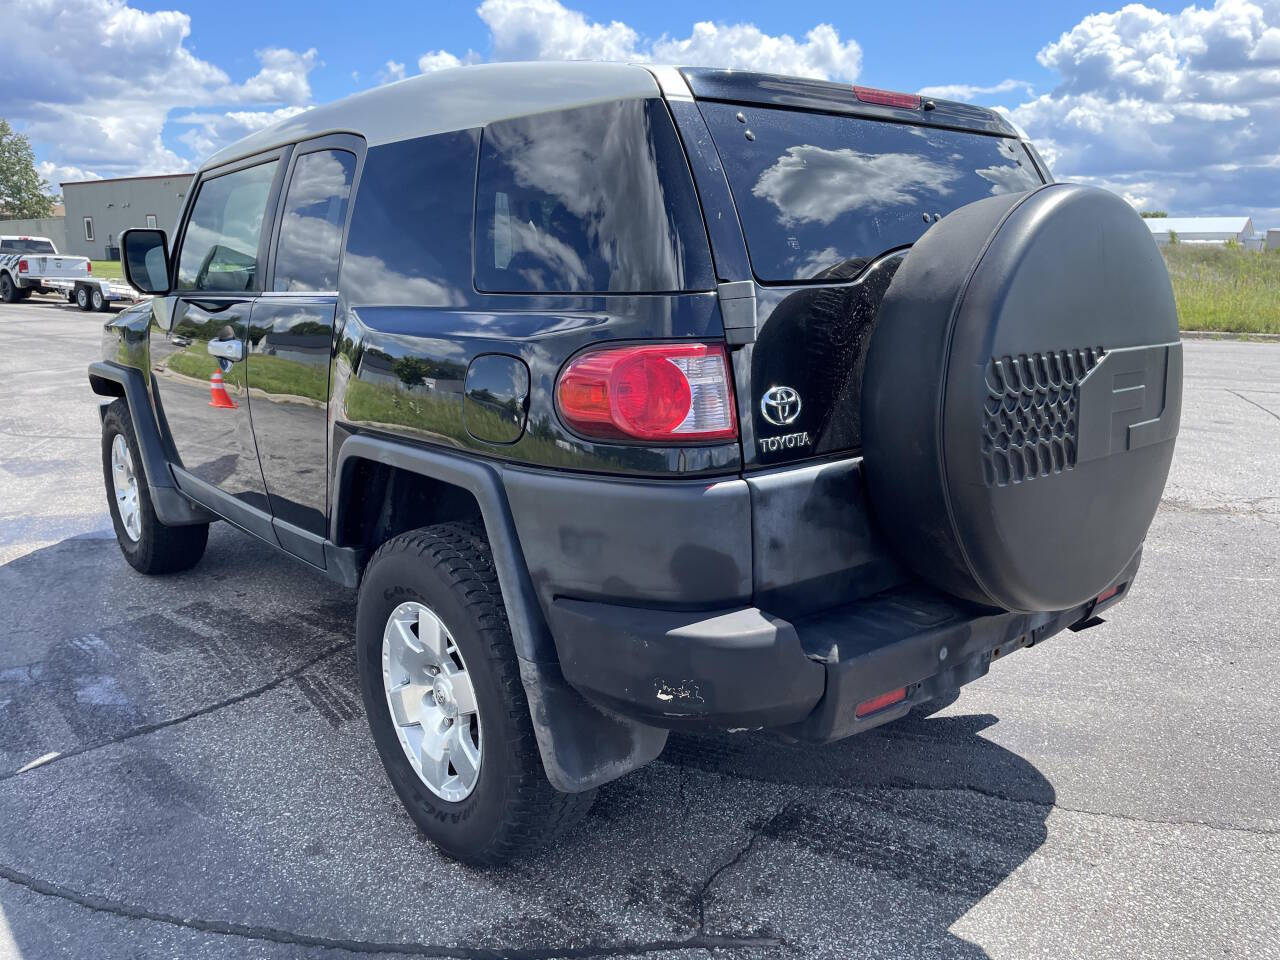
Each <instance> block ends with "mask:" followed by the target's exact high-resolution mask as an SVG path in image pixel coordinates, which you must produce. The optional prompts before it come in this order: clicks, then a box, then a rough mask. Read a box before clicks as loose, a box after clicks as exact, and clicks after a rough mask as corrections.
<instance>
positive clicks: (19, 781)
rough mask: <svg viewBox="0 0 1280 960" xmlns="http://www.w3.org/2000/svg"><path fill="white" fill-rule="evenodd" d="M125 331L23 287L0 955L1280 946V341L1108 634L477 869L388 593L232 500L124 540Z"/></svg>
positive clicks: (9, 503)
mask: <svg viewBox="0 0 1280 960" xmlns="http://www.w3.org/2000/svg"><path fill="white" fill-rule="evenodd" d="M101 322H102V317H101V316H100V315H94V314H85V313H80V312H77V311H75V310H74V309H72V308H69V307H67V306H66V305H61V304H58V303H55V302H54V301H53V300H52V299H49V300H48V301H47V302H43V301H39V299H38V298H37V300H33V301H32V302H30V303H27V304H22V305H0V443H2V444H3V446H2V447H0V623H3V624H4V625H5V630H4V634H3V637H2V638H0V958H5V960H8V958H16V957H24V958H44V957H94V958H105V957H182V958H206V957H210V958H212V957H245V956H252V957H264V958H283V957H326V958H327V957H334V958H339V957H343V958H348V957H351V956H353V955H356V956H363V955H368V956H375V955H384V954H385V955H393V954H399V955H409V956H419V957H463V958H485V957H517V958H527V960H533V958H551V957H629V956H645V957H660V958H672V960H674V958H695V957H707V956H710V955H715V956H717V957H747V958H766V957H830V958H841V960H843V958H849V957H859V958H875V957H887V958H888V957H892V958H898V957H962V958H983V957H993V958H1017V960H1027V958H1034V957H1116V958H1126V960H1128V958H1135V957H1178V958H1184V957H1203V958H1210V957H1212V958H1222V957H1250V958H1262V957H1280V909H1278V905H1280V790H1278V785H1280V710H1277V699H1276V681H1277V678H1278V677H1280V626H1278V624H1280V344H1251V343H1236V342H1204V341H1189V342H1188V343H1187V345H1186V378H1187V379H1186V397H1185V406H1184V412H1183V422H1182V433H1181V437H1180V440H1179V448H1178V453H1177V456H1176V459H1175V463H1174V468H1173V476H1172V478H1171V481H1170V483H1169V486H1168V489H1167V490H1166V494H1165V502H1164V504H1163V506H1162V508H1161V510H1160V513H1159V514H1158V516H1157V518H1156V521H1155V525H1154V527H1153V528H1152V531H1151V535H1150V538H1149V540H1148V544H1147V550H1146V554H1145V562H1144V566H1143V569H1142V572H1141V575H1140V577H1139V579H1138V581H1137V584H1136V587H1135V589H1134V591H1133V594H1132V597H1131V598H1130V599H1129V600H1128V602H1126V603H1124V604H1122V605H1121V606H1120V607H1118V608H1117V609H1116V610H1115V612H1114V615H1113V617H1112V618H1111V619H1110V621H1109V622H1108V623H1107V624H1106V625H1104V626H1101V627H1098V628H1096V629H1093V630H1090V631H1087V632H1084V633H1081V634H1079V635H1074V634H1067V635H1064V636H1062V637H1060V638H1056V639H1054V640H1052V641H1050V642H1049V643H1046V644H1044V645H1043V646H1040V647H1035V648H1033V649H1031V650H1028V651H1023V652H1020V653H1018V654H1017V655H1016V656H1012V657H1010V658H1009V659H1008V660H1005V661H1001V662H1000V663H998V664H997V665H996V666H995V667H994V668H993V671H992V673H991V675H990V676H988V677H987V678H985V679H983V680H981V681H979V682H977V683H976V684H974V685H972V686H970V687H969V688H966V690H965V693H964V695H963V696H962V697H961V699H960V700H959V702H958V703H956V704H955V705H954V706H952V707H950V708H948V709H947V710H946V711H945V712H944V713H943V714H942V715H940V716H937V717H934V718H930V719H927V720H926V719H914V718H913V719H908V720H906V721H903V722H901V723H899V724H896V725H893V726H891V727H888V728H882V729H880V730H878V731H875V732H873V733H871V734H868V735H866V736H864V737H861V738H857V739H854V740H850V741H846V742H843V743H839V744H835V745H832V746H829V747H825V748H818V747H809V746H795V745H788V744H783V743H777V742H773V741H770V740H766V739H762V738H760V737H758V736H736V737H730V736H725V737H722V738H706V739H703V738H692V737H673V738H672V740H671V743H670V746H669V747H668V749H667V751H666V753H665V754H664V755H663V757H662V758H661V760H660V761H658V762H657V763H654V764H652V765H651V766H649V767H647V768H646V769H644V770H642V771H640V772H638V773H635V774H632V775H631V776H629V777H626V778H624V779H623V780H621V781H618V782H615V783H612V784H610V785H608V786H606V787H604V788H602V789H601V791H600V795H599V799H598V802H597V804H596V806H595V808H594V810H593V812H592V814H591V816H590V817H589V818H588V820H587V821H586V823H585V825H584V826H583V827H582V828H581V829H579V830H578V831H577V832H576V833H575V834H573V835H572V836H570V837H569V838H568V840H567V841H566V842H564V843H563V844H562V845H561V846H559V847H558V848H556V849H552V850H548V851H546V852H545V853H542V854H541V855H539V856H537V857H535V858H532V859H529V860H526V861H523V862H521V863H518V864H516V865H514V866H512V867H509V868H506V869H502V870H492V871H479V870H474V869H470V868H465V867H462V866H459V865H458V864H456V863H452V862H450V861H447V860H444V859H442V858H441V857H440V856H438V855H437V853H436V852H435V850H434V849H433V848H432V847H431V845H430V844H428V843H426V842H424V841H423V840H422V839H421V838H420V837H419V836H418V835H417V833H416V832H415V830H414V829H413V827H412V825H411V823H410V821H409V819H408V817H407V815H406V814H405V813H404V812H403V811H402V810H401V808H400V807H399V805H398V803H397V801H396V798H395V796H394V794H393V793H392V790H391V788H390V786H389V785H388V784H387V782H386V780H385V778H384V776H383V772H382V769H381V767H380V765H379V763H378V759H377V756H376V754H375V752H374V749H373V745H372V743H371V742H370V739H369V737H368V735H367V733H366V730H365V724H364V718H363V716H362V709H361V705H360V699H359V695H358V690H357V685H356V675H355V664H354V658H353V656H352V652H351V643H350V637H351V636H352V632H353V625H352V617H353V612H354V594H353V593H350V592H345V591H342V590H339V589H336V588H334V587H333V586H332V585H331V584H330V583H329V582H328V581H327V580H325V579H323V578H321V577H320V576H318V575H315V574H313V573H310V572H308V571H307V570H306V569H304V568H303V567H302V566H300V565H299V564H296V563H294V562H293V561H290V560H288V559H286V558H284V557H283V556H280V555H277V554H275V553H273V552H272V551H271V550H270V549H269V548H267V547H266V546H263V545H260V544H258V543H256V542H254V541H252V540H251V539H249V538H248V537H246V536H244V535H242V534H239V533H237V532H235V531H234V530H230V529H227V528H226V525H225V524H219V525H217V526H216V527H215V528H214V530H213V531H212V533H211V536H210V544H209V550H208V553H207V554H206V556H205V559H204V561H203V562H202V563H201V564H200V565H199V566H198V567H197V568H196V569H195V570H193V571H191V572H190V573H188V574H184V575H181V576H176V577H171V578H165V579H147V578H144V577H142V576H140V575H138V574H136V573H134V572H133V571H132V570H131V569H130V568H129V567H128V566H127V565H126V564H125V563H124V561H123V560H122V559H121V557H120V555H119V552H118V550H117V547H116V545H115V542H114V539H113V536H112V534H111V524H110V520H109V518H108V514H107V510H106V500H105V496H104V491H103V482H102V475H101V454H100V446H99V439H98V415H97V412H96V404H95V401H94V397H93V396H92V395H91V393H90V392H89V389H88V386H87V383H86V378H85V366H86V364H87V363H89V361H90V360H92V359H95V358H96V357H97V354H98V350H99V346H98V344H99V332H100V327H101Z"/></svg>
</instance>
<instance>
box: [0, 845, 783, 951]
mask: <svg viewBox="0 0 1280 960" xmlns="http://www.w3.org/2000/svg"><path fill="white" fill-rule="evenodd" d="M0 880H6V881H8V882H9V883H12V884H14V885H16V886H20V887H23V888H25V889H27V890H30V891H31V892H33V893H37V894H40V895H41V896H45V897H51V898H54V899H57V900H62V901H64V902H67V903H72V904H75V905H77V906H80V907H83V908H85V909H87V910H92V911H94V912H95V913H103V914H108V915H110V916H113V917H117V918H120V919H123V920H144V921H148V922H151V923H163V924H165V925H167V926H171V927H178V928H181V929H184V930H193V931H196V932H198V933H208V934H216V935H220V936H228V937H239V938H241V939H245V940H257V941H265V942H268V943H279V944H286V945H290V946H302V947H315V948H320V949H327V950H339V951H343V952H346V953H355V954H377V953H381V954H393V955H397V956H410V957H450V958H458V960H556V958H566V960H593V958H602V957H623V956H639V955H644V954H649V953H664V952H669V951H673V950H707V951H711V952H714V951H717V950H741V949H746V948H753V947H754V948H760V947H776V946H780V945H781V941H780V940H779V939H778V938H776V937H752V936H742V937H735V936H707V935H706V934H698V935H695V936H692V937H687V938H684V939H669V940H648V941H633V942H621V943H588V944H583V945H581V946H540V945H539V946H532V947H517V948H502V947H468V946H460V945H446V944H431V943H414V942H381V941H377V940H356V939H349V938H345V937H322V936H316V935H313V934H307V933H298V932H296V931H292V930H283V929H281V928H279V927H271V926H265V925H260V924H247V923H234V922H232V921H228V920H202V919H199V918H193V917H180V916H177V915H175V914H171V913H164V912H163V911H160V910H150V909H147V908H146V907H139V906H134V905H132V904H128V903H124V902H123V901H119V900H114V899H111V898H109V897H101V896H97V895H95V894H89V893H81V892H80V891H77V890H72V889H70V888H68V887H64V886H62V885H61V884H56V883H52V882H51V881H48V880H42V879H40V878H39V877H34V876H32V875H31V874H28V873H23V872H22V871H21V870H15V869H13V868H12V867H7V866H4V865H0Z"/></svg>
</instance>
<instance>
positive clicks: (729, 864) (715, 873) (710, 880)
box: [697, 800, 796, 942]
mask: <svg viewBox="0 0 1280 960" xmlns="http://www.w3.org/2000/svg"><path fill="white" fill-rule="evenodd" d="M795 804H796V801H794V800H788V801H787V802H786V803H784V804H783V805H782V806H780V807H778V809H777V810H775V811H774V812H773V813H772V814H771V815H770V816H769V817H768V818H766V819H765V820H763V821H761V822H760V823H759V824H757V825H756V826H754V827H751V826H749V827H748V833H747V842H746V843H744V844H743V845H742V846H741V847H740V848H739V849H738V852H737V853H735V854H734V855H733V856H732V857H730V858H729V859H728V860H726V861H725V862H724V863H722V864H720V866H718V867H716V868H715V869H714V870H712V871H711V873H710V875H709V876H708V877H707V879H706V880H705V881H704V882H703V884H702V889H701V890H699V891H698V897H697V904H698V933H699V934H700V935H702V936H705V935H706V932H707V896H708V895H709V894H710V892H711V888H712V887H713V886H714V885H715V883H716V881H717V880H719V879H720V877H721V875H722V874H724V873H727V872H728V871H730V870H732V869H733V868H735V867H736V866H738V864H740V863H741V862H742V861H743V860H744V859H746V857H747V855H748V854H749V853H751V851H752V850H753V849H755V845H756V841H757V840H759V839H760V837H761V836H762V835H763V834H764V833H765V832H766V831H767V830H768V829H769V828H770V827H772V826H773V825H774V824H775V823H777V821H778V819H779V818H780V817H782V816H784V815H785V814H787V813H789V812H790V810H791V808H792V807H793V806H795ZM779 942H780V941H779Z"/></svg>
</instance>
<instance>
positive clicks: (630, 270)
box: [475, 100, 713, 293]
mask: <svg viewBox="0 0 1280 960" xmlns="http://www.w3.org/2000/svg"><path fill="white" fill-rule="evenodd" d="M475 246H476V287H477V288H478V289H480V290H483V291H487V292H491V293H666V292H677V291H684V290H708V289H710V288H711V286H712V285H713V280H712V271H711V254H710V251H709V250H708V248H707V239H706V231H705V230H704V228H703V225H702V214H701V212H700V210H699V208H698V201H697V195H696V194H695V193H694V189H693V180H692V178H691V176H690V174H689V168H688V165H687V164H686V162H685V158H684V151H683V149H682V148H681V146H680V141H679V139H678V138H677V136H676V131H675V127H674V125H673V124H672V122H671V117H670V116H669V115H668V113H667V110H666V107H665V106H664V105H663V103H662V101H660V100H621V101H614V102H610V103H603V104H598V105H595V106H590V107H581V108H578V109H574V110H563V111H560V112H557V113H546V114H539V115H536V116H532V117H522V118H520V119H517V120H506V121H502V122H500V123H494V124H491V125H490V126H488V127H486V128H485V131H484V136H483V139H482V141H481V144H480V168H479V177H478V181H477V187H476V243H475Z"/></svg>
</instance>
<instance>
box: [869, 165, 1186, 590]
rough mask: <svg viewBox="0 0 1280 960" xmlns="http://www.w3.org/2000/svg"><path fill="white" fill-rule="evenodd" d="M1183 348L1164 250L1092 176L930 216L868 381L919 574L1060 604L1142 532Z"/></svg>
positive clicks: (884, 471) (898, 519)
mask: <svg viewBox="0 0 1280 960" xmlns="http://www.w3.org/2000/svg"><path fill="white" fill-rule="evenodd" d="M1181 406H1182V347H1181V344H1180V342H1179V339H1178V317H1177V311H1176V309H1175V307H1174V300H1173V291H1172V288H1171V286H1170V283H1169V275H1168V272H1167V271H1166V269H1165V265H1164V259H1163V258H1162V257H1161V255H1160V251H1159V248H1158V247H1157V246H1156V244H1155V241H1154V240H1153V239H1152V237H1151V233H1150V231H1149V230H1148V229H1147V227H1146V225H1145V224H1144V223H1143V221H1142V219H1141V218H1140V217H1139V216H1138V214H1137V213H1136V212H1135V211H1134V210H1133V209H1132V208H1131V207H1130V206H1129V204H1127V203H1126V202H1125V201H1124V200H1122V199H1121V198H1119V197H1118V196H1116V195H1115V194H1112V193H1109V192H1107V191H1104V190H1100V189H1096V188H1093V187H1084V186H1080V185H1076V184H1053V185H1049V186H1045V187H1040V188H1038V189H1036V190H1033V191H1030V192H1028V193H1019V194H1008V195H1003V196H995V197H989V198H987V199H984V200H979V201H977V202H976V203H972V204H969V205H967V206H965V207H961V208H960V209H958V210H956V211H955V212H953V213H951V214H950V215H948V216H947V217H945V218H944V219H943V220H941V221H940V222H939V223H937V224H935V225H934V226H933V227H932V228H930V230H929V231H928V233H926V234H925V235H924V236H923V237H922V238H921V239H920V240H919V241H918V242H917V243H916V244H915V246H914V247H913V248H912V249H911V251H910V253H909V254H908V255H907V257H906V260H905V262H904V263H903V265H902V267H901V268H900V269H899V270H898V272H897V274H896V276H895V277H894V279H893V282H892V283H891V284H890V286H889V289H888V291H887V293H886V295H885V299H884V301H883V303H882V305H881V307H880V313H879V318H878V321H877V325H876V331H875V333H874V335H873V337H872V341H871V347H870V351H869V354H868V357H867V369H866V379H865V381H864V386H863V414H862V415H863V453H864V466H865V473H866V478H867V483H868V486H869V492H870V496H871V500H872V505H873V508H874V512H875V515H876V519H877V521H878V522H879V524H880V525H881V527H882V529H883V531H884V532H885V534H886V535H887V538H888V540H889V541H890V543H891V544H892V546H893V548H894V549H895V550H896V551H897V552H898V554H899V555H900V556H901V558H902V559H903V560H905V561H906V562H907V564H908V565H909V566H911V567H912V568H913V569H914V570H915V571H916V572H917V573H918V574H919V575H920V576H921V577H922V578H924V579H925V580H927V581H929V582H931V583H932V584H934V585H935V586H937V587H939V588H940V589H943V590H945V591H947V592H949V593H952V594H954V595H956V596H959V597H963V598H966V599H969V600H972V601H975V602H977V603H981V604H985V605H991V606H998V607H1003V608H1005V609H1008V610H1021V611H1037V610H1065V609H1068V608H1070V607H1074V606H1076V605H1078V604H1081V603H1084V602H1085V601H1087V600H1089V599H1090V598H1092V597H1095V596H1097V595H1098V594H1099V593H1100V592H1101V591H1103V590H1104V589H1106V588H1107V587H1108V586H1110V585H1112V584H1113V583H1114V582H1115V580H1116V578H1117V577H1119V575H1120V574H1121V573H1122V571H1123V569H1124V567H1125V566H1126V564H1128V563H1129V561H1130V560H1132V559H1133V557H1134V555H1135V554H1136V553H1137V551H1138V550H1139V549H1140V548H1141V546H1142V541H1143V539H1144V538H1145V537H1146V533H1147V528H1148V527H1149V526H1150V524H1151V519H1152V517H1153V516H1154V515H1155V511H1156V507H1157V506H1158V504H1159V501H1160V495H1161V492H1162V491H1163V489H1164V484H1165V479H1166V478H1167V476H1168V473H1169V462H1170V460H1171V459H1172V457H1173V444H1174V437H1175V436H1176V435H1177V432H1178V421H1179V416H1180V413H1181Z"/></svg>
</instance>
